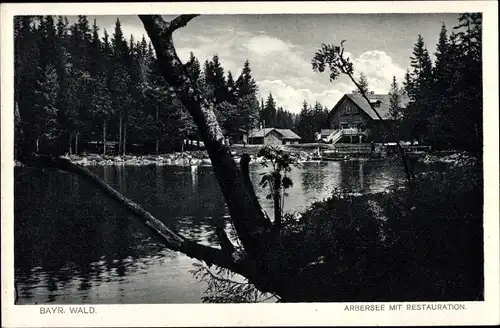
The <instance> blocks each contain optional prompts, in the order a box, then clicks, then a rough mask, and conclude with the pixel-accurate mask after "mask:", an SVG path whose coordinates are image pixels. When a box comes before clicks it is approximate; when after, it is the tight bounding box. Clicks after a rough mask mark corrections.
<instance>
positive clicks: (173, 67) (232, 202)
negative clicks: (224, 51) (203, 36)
mask: <svg viewBox="0 0 500 328" xmlns="http://www.w3.org/2000/svg"><path fill="white" fill-rule="evenodd" d="M139 17H140V18H141V20H142V22H143V24H144V27H145V29H146V31H147V33H148V35H149V37H150V39H151V42H152V43H153V46H154V48H155V50H156V55H157V57H158V62H159V63H160V67H161V70H162V73H163V77H164V78H165V79H166V81H167V82H168V84H169V85H170V86H171V87H172V89H173V91H174V93H175V96H176V97H177V98H178V99H179V100H180V101H181V102H182V104H183V105H184V107H185V108H186V109H187V111H188V112H189V113H190V114H191V116H192V117H193V120H194V122H195V124H196V125H197V127H198V130H199V132H200V137H201V138H202V140H203V142H204V144H205V147H206V149H207V152H208V154H209V156H210V159H211V161H212V167H213V170H214V172H215V175H216V178H217V181H218V182H219V186H220V188H221V190H222V194H223V195H224V198H225V200H226V203H227V206H228V209H229V214H230V216H231V219H232V220H233V222H234V225H235V228H236V230H237V233H238V236H239V237H240V239H241V242H242V244H243V246H244V247H245V250H246V252H247V253H249V255H250V256H252V257H258V253H259V249H260V248H261V246H262V245H263V243H262V239H263V236H264V235H265V233H266V232H267V231H268V230H269V229H270V226H271V224H270V222H269V220H268V219H267V218H266V217H265V216H264V214H263V212H262V210H261V208H260V205H259V204H255V202H254V199H253V197H252V196H251V191H249V190H248V189H247V188H246V187H245V185H244V183H243V176H242V174H241V171H240V170H239V168H238V167H237V165H236V163H235V161H234V159H233V157H232V156H231V153H230V150H229V147H227V146H226V145H225V144H224V135H223V133H222V130H221V128H220V126H219V124H218V123H217V119H216V117H215V113H214V110H213V105H212V104H211V103H209V102H208V101H206V99H204V98H203V97H202V95H201V92H200V90H199V89H198V86H197V85H196V84H195V83H193V82H192V81H191V79H190V77H189V74H188V72H187V69H186V67H185V66H184V65H183V64H182V62H181V61H180V59H179V58H178V56H177V53H176V50H175V48H174V44H173V40H172V33H173V32H174V31H175V30H177V29H178V28H181V27H184V26H185V25H186V24H187V23H188V22H189V21H190V20H191V19H193V18H194V17H196V15H182V16H179V17H177V18H176V19H174V20H173V21H171V22H165V21H164V20H163V18H162V17H161V16H160V15H140V16H139Z"/></svg>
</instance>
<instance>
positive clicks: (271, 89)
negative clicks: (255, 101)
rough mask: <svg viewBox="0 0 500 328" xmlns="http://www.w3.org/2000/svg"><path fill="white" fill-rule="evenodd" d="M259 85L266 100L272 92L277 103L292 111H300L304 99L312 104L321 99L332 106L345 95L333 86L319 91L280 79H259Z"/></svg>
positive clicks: (322, 102) (329, 106) (323, 102)
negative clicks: (299, 86) (295, 85)
mask: <svg viewBox="0 0 500 328" xmlns="http://www.w3.org/2000/svg"><path fill="white" fill-rule="evenodd" d="M257 85H258V87H259V93H260V95H261V97H262V98H264V100H265V99H267V97H268V95H269V93H272V95H273V98H274V99H275V101H276V103H277V105H278V106H282V107H283V108H284V109H286V110H288V111H290V112H292V113H298V112H300V109H301V108H302V103H303V102H304V100H305V101H307V103H308V104H311V105H314V103H315V102H316V101H319V102H320V103H321V104H323V105H325V106H327V107H328V108H331V107H333V106H334V105H335V104H336V103H337V102H338V101H339V99H340V98H341V97H342V95H343V93H342V92H340V91H338V90H335V89H332V88H329V89H325V90H321V91H318V92H315V91H313V90H311V89H309V88H296V87H294V86H292V85H290V84H287V83H285V82H284V81H283V80H279V79H277V80H264V81H259V82H257Z"/></svg>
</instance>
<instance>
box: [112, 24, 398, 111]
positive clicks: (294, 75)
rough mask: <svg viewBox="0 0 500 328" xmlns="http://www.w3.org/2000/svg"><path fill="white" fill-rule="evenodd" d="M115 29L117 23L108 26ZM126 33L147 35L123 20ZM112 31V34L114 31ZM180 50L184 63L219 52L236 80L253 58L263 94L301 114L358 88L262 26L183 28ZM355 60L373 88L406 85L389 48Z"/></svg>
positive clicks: (307, 51) (353, 55)
mask: <svg viewBox="0 0 500 328" xmlns="http://www.w3.org/2000/svg"><path fill="white" fill-rule="evenodd" d="M105 27H106V28H107V29H108V32H111V33H112V31H113V30H112V26H105ZM122 29H123V30H124V34H125V35H127V34H128V35H130V33H133V34H134V37H135V38H136V39H138V38H140V37H141V36H142V34H144V32H145V31H144V29H143V28H142V27H141V26H138V25H128V24H123V25H122ZM111 33H110V34H111ZM174 43H175V45H176V49H177V53H178V55H179V57H180V58H181V60H182V61H183V62H186V61H187V60H188V59H189V53H190V52H191V51H192V52H193V53H194V55H195V56H196V57H197V58H198V60H199V61H200V63H201V65H203V63H204V61H205V60H210V59H211V58H212V57H213V55H214V54H218V56H219V60H220V62H221V64H222V66H223V67H224V70H225V72H226V74H227V72H228V70H230V71H231V72H232V74H233V77H234V78H235V79H236V78H237V77H238V75H239V74H240V72H241V69H242V67H243V63H244V62H245V60H249V61H250V67H251V69H252V75H253V77H254V79H255V80H256V82H257V85H258V86H259V96H260V97H262V98H264V99H266V98H267V96H268V95H269V93H272V94H273V96H274V98H275V99H276V102H277V104H278V106H282V107H283V108H285V109H287V110H289V111H291V112H295V113H297V112H299V111H300V108H301V106H302V103H303V101H304V100H306V101H307V102H308V103H310V104H314V103H315V102H316V101H319V102H320V103H322V104H323V105H326V106H327V107H328V108H332V107H333V106H334V105H335V104H336V103H337V101H338V100H339V99H340V98H341V97H342V95H343V94H345V93H350V92H352V90H354V85H353V84H352V82H351V81H350V80H349V78H348V77H347V76H344V75H341V76H339V78H338V79H337V80H335V81H334V82H333V83H332V82H330V81H329V78H328V74H327V73H322V74H319V73H314V72H313V70H312V67H311V58H312V55H313V53H314V50H315V49H311V48H310V47H307V46H305V45H303V44H302V43H292V42H289V41H287V40H285V39H281V38H278V37H276V36H273V35H270V34H267V33H265V32H264V31H262V30H259V29H256V30H245V29H241V28H237V27H235V26H234V25H233V24H229V25H221V26H218V27H217V28H213V29H206V30H201V31H200V30H197V32H196V33H193V32H192V31H190V30H189V29H181V30H179V31H177V32H176V34H174ZM344 56H346V57H350V59H351V61H352V62H353V64H354V70H355V76H356V78H359V74H360V73H361V72H362V73H363V74H364V75H365V76H366V77H367V80H368V84H369V87H370V89H371V90H373V91H375V92H377V93H387V92H388V90H389V86H390V84H391V82H392V76H393V75H395V76H396V78H397V80H398V83H399V84H400V85H401V83H402V81H403V78H404V73H405V69H403V68H401V67H400V66H398V64H397V63H396V62H395V61H394V60H393V59H392V58H391V56H390V55H389V54H388V53H386V52H385V51H381V50H371V51H366V52H364V53H361V54H356V53H349V52H346V53H344Z"/></svg>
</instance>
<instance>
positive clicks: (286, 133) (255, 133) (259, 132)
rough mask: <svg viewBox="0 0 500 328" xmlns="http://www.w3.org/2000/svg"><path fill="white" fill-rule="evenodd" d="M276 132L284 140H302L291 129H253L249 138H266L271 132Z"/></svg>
mask: <svg viewBox="0 0 500 328" xmlns="http://www.w3.org/2000/svg"><path fill="white" fill-rule="evenodd" d="M273 130H274V131H276V132H278V133H279V134H281V136H282V137H283V139H297V140H298V139H302V138H301V137H299V136H298V135H297V134H295V132H293V131H292V130H290V129H276V128H265V129H253V130H251V131H250V134H249V137H251V138H264V137H265V136H266V135H267V134H269V132H271V131H273Z"/></svg>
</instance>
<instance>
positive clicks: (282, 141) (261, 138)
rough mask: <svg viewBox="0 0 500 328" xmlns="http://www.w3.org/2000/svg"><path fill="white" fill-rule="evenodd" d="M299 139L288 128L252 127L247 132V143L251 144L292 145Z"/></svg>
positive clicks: (299, 138)
mask: <svg viewBox="0 0 500 328" xmlns="http://www.w3.org/2000/svg"><path fill="white" fill-rule="evenodd" d="M301 139H302V138H301V137H299V136H298V135H297V134H296V133H295V132H293V131H292V130H290V129H276V128H263V129H253V130H250V133H249V134H248V143H249V144H252V145H293V144H298V143H299V142H300V140H301Z"/></svg>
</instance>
